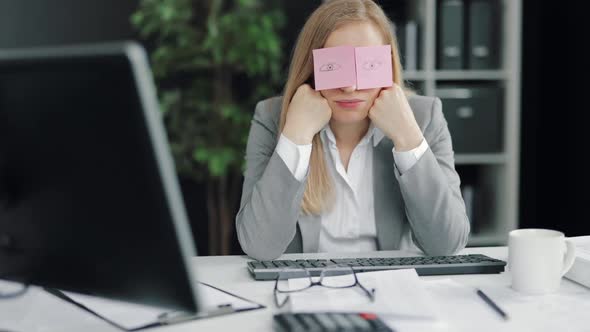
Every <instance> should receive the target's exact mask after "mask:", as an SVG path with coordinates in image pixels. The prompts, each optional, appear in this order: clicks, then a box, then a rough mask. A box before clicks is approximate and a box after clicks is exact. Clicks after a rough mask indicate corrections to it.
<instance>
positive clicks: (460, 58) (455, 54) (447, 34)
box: [437, 0, 465, 70]
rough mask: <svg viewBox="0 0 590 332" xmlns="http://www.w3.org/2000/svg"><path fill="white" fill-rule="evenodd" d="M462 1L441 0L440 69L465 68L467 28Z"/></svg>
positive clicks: (438, 51)
mask: <svg viewBox="0 0 590 332" xmlns="http://www.w3.org/2000/svg"><path fill="white" fill-rule="evenodd" d="M463 11H464V6H463V1H462V0H441V2H440V7H439V13H440V15H439V17H440V18H439V20H438V31H439V38H438V47H437V58H438V61H437V62H438V68H439V69H445V70H448V69H462V68H464V63H465V61H464V58H465V56H464V49H465V40H464V39H465V37H464V35H465V27H464V22H463V21H464V15H463Z"/></svg>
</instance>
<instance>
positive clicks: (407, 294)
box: [289, 269, 439, 320]
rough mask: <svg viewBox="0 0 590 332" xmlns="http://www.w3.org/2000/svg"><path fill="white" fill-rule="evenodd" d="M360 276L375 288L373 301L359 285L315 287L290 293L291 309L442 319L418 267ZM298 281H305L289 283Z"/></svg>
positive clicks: (366, 273)
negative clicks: (418, 271)
mask: <svg viewBox="0 0 590 332" xmlns="http://www.w3.org/2000/svg"><path fill="white" fill-rule="evenodd" d="M357 277H358V280H359V282H360V283H361V284H363V286H365V288H367V289H371V288H374V289H375V300H374V301H373V302H371V300H370V299H369V297H368V296H367V295H366V294H365V293H364V292H363V291H362V289H361V288H360V287H358V286H356V287H352V288H343V289H332V288H326V287H317V286H316V287H311V288H309V289H306V290H303V291H301V292H296V293H291V294H290V295H291V300H290V309H291V311H293V312H325V311H332V312H336V311H340V312H346V311H348V312H350V311H353V312H359V311H360V312H372V313H376V314H380V315H390V316H392V317H396V318H398V319H419V320H424V319H426V320H437V319H438V318H439V315H438V313H437V310H436V309H435V306H434V303H433V301H432V297H431V296H430V294H428V292H427V290H426V288H425V287H424V282H423V281H422V280H420V278H419V277H418V274H416V270H414V269H408V270H390V271H378V272H364V273H357ZM329 278H333V279H338V278H342V276H336V277H329ZM299 282H302V281H301V279H290V280H289V286H290V287H291V288H294V287H297V283H299ZM332 283H333V282H332Z"/></svg>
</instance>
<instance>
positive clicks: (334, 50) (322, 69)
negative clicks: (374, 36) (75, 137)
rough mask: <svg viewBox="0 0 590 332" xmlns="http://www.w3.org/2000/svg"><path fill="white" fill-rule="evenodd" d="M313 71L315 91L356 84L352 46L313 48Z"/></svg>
mask: <svg viewBox="0 0 590 332" xmlns="http://www.w3.org/2000/svg"><path fill="white" fill-rule="evenodd" d="M313 73H314V78H315V89H316V91H318V90H325V89H336V88H343V87H348V86H354V85H356V70H355V61H354V47H352V46H338V47H329V48H320V49H316V50H313Z"/></svg>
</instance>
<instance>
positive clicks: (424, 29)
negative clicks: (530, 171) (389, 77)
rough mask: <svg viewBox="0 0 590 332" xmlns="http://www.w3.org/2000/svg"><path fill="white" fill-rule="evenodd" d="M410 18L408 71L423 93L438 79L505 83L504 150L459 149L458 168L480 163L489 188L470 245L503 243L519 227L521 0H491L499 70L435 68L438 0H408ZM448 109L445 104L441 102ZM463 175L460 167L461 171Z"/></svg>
mask: <svg viewBox="0 0 590 332" xmlns="http://www.w3.org/2000/svg"><path fill="white" fill-rule="evenodd" d="M405 1H406V2H407V5H408V7H409V9H408V12H409V13H410V14H409V15H412V16H414V17H411V19H414V20H416V21H417V22H418V26H419V27H420V31H421V33H420V39H419V43H420V47H421V50H420V55H421V59H419V61H418V62H419V64H420V67H419V69H418V70H413V71H407V72H404V79H405V80H406V81H411V82H412V83H414V86H415V87H418V88H419V89H418V90H420V91H421V93H423V94H425V95H430V96H434V95H435V91H436V88H437V84H439V83H441V82H444V83H449V82H450V83H454V82H457V83H459V82H462V81H470V82H475V81H482V82H483V81H485V82H497V84H498V85H499V86H501V87H502V88H503V95H502V97H503V102H502V103H501V104H502V105H503V107H502V111H503V114H502V117H503V130H502V136H503V137H502V139H503V144H504V146H503V150H502V151H501V152H500V153H475V154H456V155H455V163H456V165H457V168H458V170H459V169H460V167H463V166H465V165H469V167H476V168H477V173H478V174H479V177H480V179H479V181H480V184H482V185H484V186H485V187H486V188H488V190H489V191H490V196H489V202H486V203H487V205H488V207H489V208H488V209H489V211H485V220H478V222H479V224H478V225H477V228H476V229H477V230H476V232H473V233H472V235H471V237H470V240H469V246H486V245H505V244H507V239H508V232H509V231H510V230H512V229H516V228H518V202H519V165H520V160H519V155H520V113H521V111H520V80H521V78H520V54H521V49H520V45H521V23H522V18H521V17H522V14H521V10H522V9H521V8H522V4H521V0H492V1H497V2H498V3H499V6H500V7H501V10H500V11H499V13H500V22H501V24H500V27H501V36H500V45H499V46H500V55H501V58H500V68H499V69H498V70H437V68H436V44H437V43H436V38H437V7H438V0H405ZM443 108H444V104H443ZM459 174H460V175H461V172H460V171H459Z"/></svg>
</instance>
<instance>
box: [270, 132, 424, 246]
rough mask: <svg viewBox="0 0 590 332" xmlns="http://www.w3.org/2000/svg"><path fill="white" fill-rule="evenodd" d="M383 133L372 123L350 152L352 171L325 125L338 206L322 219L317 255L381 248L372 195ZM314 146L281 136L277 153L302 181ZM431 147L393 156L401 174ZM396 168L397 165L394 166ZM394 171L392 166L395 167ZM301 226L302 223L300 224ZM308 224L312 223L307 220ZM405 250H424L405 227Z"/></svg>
mask: <svg viewBox="0 0 590 332" xmlns="http://www.w3.org/2000/svg"><path fill="white" fill-rule="evenodd" d="M383 137H384V135H383V133H382V132H381V131H380V130H379V129H378V128H377V127H375V126H373V125H371V126H370V127H369V130H368V131H367V134H366V135H365V136H364V137H363V138H362V139H361V141H360V142H359V143H358V145H357V146H356V147H355V148H354V150H353V151H352V154H351V155H350V159H349V162H348V171H347V170H346V169H345V168H344V165H343V164H342V161H341V160H340V153H339V151H338V147H337V146H336V138H335V137H334V133H333V132H332V130H331V129H330V126H329V125H326V127H324V129H322V131H321V132H320V138H321V140H322V144H323V146H324V150H325V151H327V152H328V153H327V155H329V157H328V156H326V158H327V159H328V160H326V161H327V165H328V170H329V171H330V173H331V175H332V179H333V180H334V182H333V183H334V191H335V192H334V195H335V202H334V206H333V207H332V209H330V210H329V211H325V212H324V213H323V214H322V215H321V223H322V227H321V230H320V239H319V252H367V251H374V250H377V243H376V237H377V233H376V227H375V209H374V191H373V148H374V147H375V146H377V144H379V142H380V141H381V140H382V139H383ZM311 148H312V145H311V144H306V145H297V144H295V143H293V142H292V141H291V140H289V139H288V138H287V137H285V136H284V135H281V137H280V138H279V142H278V144H277V147H276V151H277V153H278V155H279V156H280V157H281V159H282V160H283V161H284V163H285V165H287V167H288V168H289V170H291V173H292V174H293V176H294V177H295V178H296V179H297V180H299V181H301V180H303V178H304V177H305V174H306V173H307V170H308V168H309V159H310V156H311ZM427 149H428V143H427V142H426V140H424V139H423V140H422V143H420V145H419V146H418V147H416V148H415V149H413V150H410V151H404V152H398V151H395V148H393V150H392V153H393V157H394V160H395V163H396V166H397V169H398V171H399V172H400V173H402V174H403V173H404V172H406V171H407V170H409V169H410V168H412V166H414V164H416V162H417V161H418V160H419V159H420V157H422V155H423V154H424V152H425V151H426V150H427ZM392 167H394V165H392ZM392 171H393V168H392ZM300 222H301V221H300ZM307 222H309V221H307ZM400 249H402V250H411V251H420V249H418V247H417V246H416V245H415V244H414V243H413V241H412V238H411V230H410V229H409V226H408V225H406V227H405V229H404V234H403V235H402V241H401V248H400Z"/></svg>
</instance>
